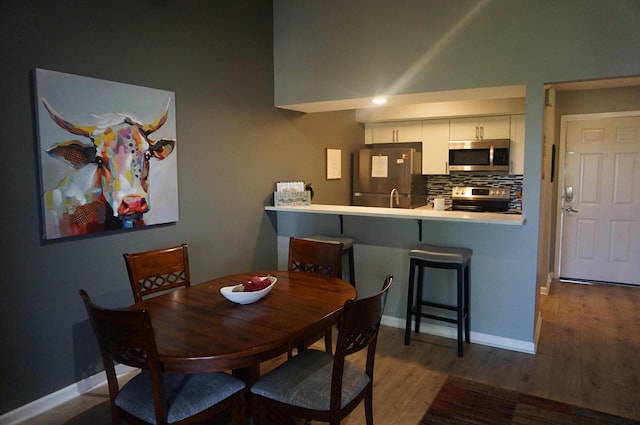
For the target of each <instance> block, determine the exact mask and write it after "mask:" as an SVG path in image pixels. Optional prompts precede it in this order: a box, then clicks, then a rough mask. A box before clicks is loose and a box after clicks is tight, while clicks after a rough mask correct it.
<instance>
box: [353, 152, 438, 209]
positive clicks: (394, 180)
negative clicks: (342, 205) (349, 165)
mask: <svg viewBox="0 0 640 425" xmlns="http://www.w3.org/2000/svg"><path fill="white" fill-rule="evenodd" d="M426 203H427V176H423V175H422V155H421V153H420V152H418V151H416V150H415V149H414V148H373V149H361V150H360V151H358V152H355V153H354V155H353V196H352V204H353V205H359V206H367V207H387V208H389V207H392V208H417V207H420V206H422V205H425V204H426Z"/></svg>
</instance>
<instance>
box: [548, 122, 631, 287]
mask: <svg viewBox="0 0 640 425" xmlns="http://www.w3.org/2000/svg"><path fill="white" fill-rule="evenodd" d="M618 117H640V111H620V112H595V113H589V114H567V115H561V116H560V144H559V152H558V170H557V171H558V172H557V174H558V177H559V178H558V186H557V189H556V211H555V217H556V233H555V235H556V236H555V251H556V252H555V260H554V273H555V276H556V277H557V278H558V279H559V278H560V267H561V264H562V262H561V260H562V231H563V223H564V215H563V214H562V211H563V208H562V207H563V202H562V201H563V198H564V186H565V184H564V179H565V171H566V164H565V161H566V158H565V152H566V146H567V126H568V123H569V122H571V121H589V120H595V119H602V118H618Z"/></svg>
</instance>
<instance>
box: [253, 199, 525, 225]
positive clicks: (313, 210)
mask: <svg viewBox="0 0 640 425" xmlns="http://www.w3.org/2000/svg"><path fill="white" fill-rule="evenodd" d="M265 210H266V211H284V212H295V213H309V214H334V215H353V216H360V217H381V218H398V219H414V220H432V221H448V222H452V221H453V222H464V223H479V224H498V225H507V226H522V225H523V224H524V223H525V221H526V220H525V217H524V215H521V214H501V213H487V212H467V211H436V210H434V209H433V207H431V206H423V207H420V208H415V209H406V208H383V207H356V206H350V205H323V204H312V205H300V206H286V207H274V206H266V207H265Z"/></svg>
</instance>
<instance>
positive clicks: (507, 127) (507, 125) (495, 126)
mask: <svg viewBox="0 0 640 425" xmlns="http://www.w3.org/2000/svg"><path fill="white" fill-rule="evenodd" d="M480 127H481V129H482V130H481V131H482V132H481V139H508V138H509V137H510V136H511V119H510V117H509V116H508V115H505V116H497V117H483V118H482V120H481V122H480Z"/></svg>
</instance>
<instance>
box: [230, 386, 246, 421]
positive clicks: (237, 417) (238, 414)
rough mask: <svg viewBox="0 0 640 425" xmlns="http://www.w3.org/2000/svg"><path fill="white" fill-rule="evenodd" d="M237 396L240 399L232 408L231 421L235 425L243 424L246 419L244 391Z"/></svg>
mask: <svg viewBox="0 0 640 425" xmlns="http://www.w3.org/2000/svg"><path fill="white" fill-rule="evenodd" d="M237 397H238V400H237V402H236V404H235V406H233V407H232V408H231V423H232V424H233V425H243V424H244V419H245V414H244V403H243V398H244V393H240V394H238V395H237Z"/></svg>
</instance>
